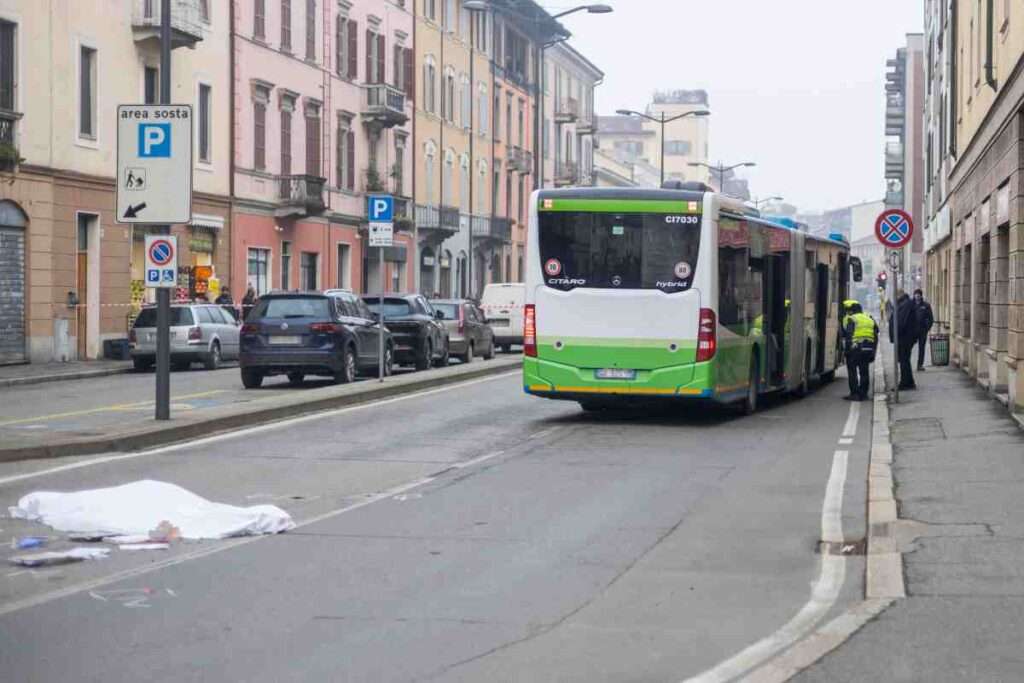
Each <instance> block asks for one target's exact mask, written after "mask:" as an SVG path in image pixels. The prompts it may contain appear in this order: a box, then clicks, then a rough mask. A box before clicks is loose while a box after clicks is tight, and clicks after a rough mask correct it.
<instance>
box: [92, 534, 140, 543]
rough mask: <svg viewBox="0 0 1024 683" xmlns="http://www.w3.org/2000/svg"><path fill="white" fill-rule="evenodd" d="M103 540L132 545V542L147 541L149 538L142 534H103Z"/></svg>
mask: <svg viewBox="0 0 1024 683" xmlns="http://www.w3.org/2000/svg"><path fill="white" fill-rule="evenodd" d="M103 541H104V542H105V543H113V544H114V545H132V544H134V543H149V541H150V538H149V536H144V535H142V534H130V535H127V536H104V537H103Z"/></svg>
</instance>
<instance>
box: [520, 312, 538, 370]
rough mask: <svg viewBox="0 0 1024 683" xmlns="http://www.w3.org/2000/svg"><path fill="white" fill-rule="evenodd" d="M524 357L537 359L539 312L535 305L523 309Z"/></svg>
mask: <svg viewBox="0 0 1024 683" xmlns="http://www.w3.org/2000/svg"><path fill="white" fill-rule="evenodd" d="M523 355H525V356H529V357H530V358H536V357H537V312H536V309H535V308H534V307H533V304H526V306H525V307H524V309H523Z"/></svg>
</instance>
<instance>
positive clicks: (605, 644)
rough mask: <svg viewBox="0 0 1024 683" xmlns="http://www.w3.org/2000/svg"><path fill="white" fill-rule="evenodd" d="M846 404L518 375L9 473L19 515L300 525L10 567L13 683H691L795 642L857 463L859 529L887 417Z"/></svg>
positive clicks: (2, 638) (3, 648)
mask: <svg viewBox="0 0 1024 683" xmlns="http://www.w3.org/2000/svg"><path fill="white" fill-rule="evenodd" d="M843 388H844V387H841V386H840V383H839V382H837V383H836V384H835V385H832V386H829V387H825V388H823V389H822V390H820V391H819V392H818V393H816V394H814V395H813V396H812V397H811V398H809V399H805V400H803V401H798V400H795V399H778V400H775V401H772V402H771V404H770V405H769V406H768V407H767V408H766V409H765V410H764V411H763V412H761V413H759V414H758V415H755V416H753V417H750V418H741V417H737V416H733V415H730V414H723V413H721V412H718V411H706V410H679V409H675V410H672V411H661V412H651V411H640V410H635V411H624V412H611V413H605V414H599V415H590V414H584V413H582V412H581V411H580V410H579V409H578V408H577V407H576V406H575V405H574V404H567V403H555V402H546V401H543V400H540V399H536V398H532V397H528V396H525V395H523V394H522V390H521V387H520V380H519V378H518V376H517V375H515V374H513V375H506V376H501V377H497V378H489V379H485V380H477V381H474V382H471V383H467V384H464V385H458V386H454V387H447V388H445V389H442V390H437V391H434V392H427V393H422V394H418V395H412V396H407V397H402V398H398V399H391V400H388V401H384V402H380V403H375V404H370V405H366V406H359V407H354V408H348V409H342V410H339V411H335V412H333V413H329V414H321V415H315V416H308V417H304V418H299V419H298V420H294V421H292V422H289V423H281V424H277V425H268V426H264V427H259V428H255V429H253V430H251V431H248V432H243V433H239V434H235V435H223V436H216V437H211V438H208V439H205V440H202V441H201V442H198V443H193V444H185V445H182V446H175V447H171V448H165V449H161V450H159V451H157V452H154V453H152V454H130V455H126V456H125V457H123V458H119V457H118V456H116V455H115V456H111V457H104V458H74V459H67V458H66V459H61V460H60V461H54V462H36V463H13V464H10V465H0V504H3V505H11V504H14V503H15V502H16V501H17V499H18V498H19V497H20V496H21V495H24V494H25V493H28V492H30V491H35V490H69V489H82V488H95V487H101V486H110V485H115V484H119V483H125V482H128V481H133V480H136V479H142V478H150V479H160V480H164V481H170V482H173V483H175V484H179V485H181V486H184V487H185V488H188V489H189V490H192V491H194V492H196V493H198V494H200V495H203V496H205V497H207V498H209V499H212V500H216V501H220V502H227V503H233V504H240V505H247V504H248V505H251V504H254V503H257V502H273V503H274V504H277V505H280V506H281V507H283V508H285V509H286V510H288V511H289V512H290V513H291V514H292V515H293V516H294V518H295V519H296V521H297V522H298V523H299V525H300V526H299V528H298V529H296V530H294V531H292V532H288V533H286V534H282V535H279V536H275V537H263V538H260V539H258V540H254V541H249V540H243V541H241V542H240V541H217V542H203V543H195V544H192V543H189V544H179V545H177V546H175V547H174V548H172V549H171V550H170V551H154V552H151V553H134V554H132V553H127V552H119V551H114V552H113V553H112V556H111V558H110V559H107V560H100V561H94V562H88V563H81V564H77V565H69V566H66V567H59V568H53V569H46V570H31V571H25V570H20V571H18V570H15V569H14V568H10V569H9V570H4V571H3V573H0V672H3V674H2V678H4V679H5V680H32V681H67V680H76V681H101V680H103V681H106V680H138V681H151V680H153V681H155V680H168V681H170V680H173V681H181V680H202V681H207V680H209V681H223V680H246V681H283V680H309V681H322V680H351V681H368V680H374V681H405V680H445V681H448V680H453V681H454V680H459V681H463V680H464V681H485V680H486V681H498V680H513V681H540V680H544V681H548V680H566V681H578V680H587V681H605V680H607V681H623V680H637V681H680V680H684V679H686V678H688V677H691V676H695V675H698V674H701V673H702V672H705V671H707V670H709V669H711V668H712V667H715V666H716V665H719V664H720V663H722V662H724V661H726V660H729V659H730V658H733V657H734V656H736V655H737V654H738V653H740V652H741V651H743V650H744V649H745V648H747V647H748V646H750V645H752V644H754V643H757V642H759V641H764V642H767V643H768V644H769V645H771V643H772V642H776V641H777V640H778V638H779V637H780V636H779V630H780V629H781V628H782V627H783V626H784V625H786V624H787V622H789V621H790V620H791V619H792V618H793V617H794V615H797V614H798V613H799V612H801V610H802V609H803V608H804V606H805V605H806V604H807V603H808V600H809V599H810V597H811V590H812V586H814V585H815V582H817V581H819V578H820V576H821V564H822V563H821V556H819V555H818V554H817V553H816V552H815V549H816V546H817V542H818V540H819V539H820V538H821V536H822V508H823V499H824V497H825V488H826V483H827V482H828V481H829V478H830V473H831V474H833V476H834V472H833V459H834V452H835V451H836V450H837V448H839V449H843V450H844V451H848V452H849V462H848V466H847V469H846V473H847V476H846V484H845V489H840V490H844V493H845V495H844V498H843V501H842V524H843V530H844V533H845V536H846V538H849V539H857V538H861V537H863V534H864V524H865V522H864V515H863V512H864V507H865V505H864V500H865V490H864V483H863V482H864V480H865V476H866V474H865V472H866V462H867V445H868V442H869V439H870V434H869V419H870V415H869V412H870V411H869V410H864V411H863V413H862V414H861V415H860V416H859V419H857V418H856V415H854V416H853V417H851V412H850V405H849V404H847V403H846V402H844V401H841V400H840V399H839V397H840V396H841V395H842V393H844V392H843ZM865 405H867V404H865ZM848 424H850V425H854V426H855V427H856V428H857V435H856V436H855V437H852V443H848V444H847V443H843V444H840V439H841V438H842V436H843V431H844V426H848ZM837 444H840V445H837ZM55 469H56V471H53V470H55ZM0 526H2V527H3V537H4V538H6V537H9V536H15V535H17V536H20V535H24V534H27V533H43V534H46V533H47V530H46V529H45V528H42V527H38V526H36V525H30V524H27V523H25V522H20V521H16V520H9V519H7V520H2V521H0ZM49 534H50V535H51V536H52V537H53V539H52V542H51V545H52V546H53V547H55V548H57V547H62V546H63V545H65V544H66V541H63V540H62V539H61V538H60V535H59V534H56V533H55V532H52V531H50V532H49ZM7 553H8V554H10V551H7ZM843 562H844V563H845V567H846V572H845V580H844V581H843V582H842V585H841V588H840V589H839V590H838V594H837V595H836V596H835V599H834V601H833V602H831V603H830V604H827V605H826V606H825V607H826V609H825V611H824V612H823V613H822V614H821V615H819V619H822V620H823V619H827V618H829V615H834V614H837V613H839V612H840V611H842V610H843V609H845V608H847V607H848V606H850V605H851V604H853V603H854V602H856V601H857V600H859V599H860V596H861V595H862V585H861V577H862V575H863V563H862V560H861V559H860V558H848V559H846V560H844V561H843ZM773 639H774V640H773ZM703 680H715V678H713V677H708V678H705V679H703Z"/></svg>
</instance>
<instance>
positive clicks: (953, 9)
mask: <svg viewBox="0 0 1024 683" xmlns="http://www.w3.org/2000/svg"><path fill="white" fill-rule="evenodd" d="M956 15H957V0H950V3H949V40H948V41H946V42H947V44H948V45H949V155H950V156H951V157H953V158H954V159H955V158H956V120H957V91H956V85H957V83H956V77H957V70H956V69H957V63H956V48H957V41H956V32H957V20H956Z"/></svg>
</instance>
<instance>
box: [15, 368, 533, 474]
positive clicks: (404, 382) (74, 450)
mask: <svg viewBox="0 0 1024 683" xmlns="http://www.w3.org/2000/svg"><path fill="white" fill-rule="evenodd" d="M519 367H521V361H520V360H519V359H518V358H517V359H515V361H513V362H502V361H497V362H488V363H480V364H473V365H470V366H457V367H455V368H452V369H454V370H455V372H449V373H444V371H441V373H444V374H439V373H438V371H437V370H434V371H431V372H427V373H417V374H415V375H408V376H402V377H399V378H397V379H398V380H399V381H398V382H396V383H390V384H389V383H387V382H385V383H384V384H378V383H376V382H372V383H371V382H366V383H362V384H354V385H353V384H350V385H344V387H345V388H343V389H342V391H343V393H340V394H339V393H334V394H331V395H328V396H315V397H312V398H310V399H306V400H296V399H295V397H294V396H289V397H282V398H280V399H277V400H276V404H271V405H265V406H253V405H252V404H247V403H241V404H235V405H233V406H230V407H228V408H225V414H223V415H216V416H213V417H206V418H202V419H197V420H195V421H192V422H178V423H175V422H174V421H173V420H172V421H170V422H168V423H160V424H156V425H151V426H148V427H146V428H144V429H139V430H137V431H134V432H127V433H122V434H117V435H113V436H101V437H92V438H88V439H79V440H75V441H64V442H57V443H50V444H40V445H36V446H25V447H19V448H6V449H3V448H0V462H17V461H20V460H37V459H41V458H60V457H66V456H72V455H95V454H98V453H107V452H111V451H125V452H127V451H138V450H142V449H145V448H152V447H154V446H166V445H170V444H173V443H177V442H180V441H187V440H189V439H194V438H196V437H200V436H209V435H211V434H216V433H219V432H225V431H230V430H232V429H239V428H242V427H253V426H256V425H259V424H265V423H268V422H275V421H277V420H283V419H287V418H290V417H297V416H299V415H308V414H310V413H316V412H321V411H326V410H333V409H337V408H345V407H349V406H355V405H360V404H364V403H372V402H374V401H379V400H382V399H386V398H392V397H395V396H403V395H406V394H414V393H417V392H420V391H425V390H429V389H436V388H440V387H444V386H448V385H451V384H458V383H460V382H465V381H468V380H473V379H479V378H483V377H489V376H492V375H500V374H502V373H504V372H511V371H513V370H515V369H517V368H519ZM463 368H465V369H463ZM407 378H408V379H407ZM333 389H335V390H337V389H338V388H337V387H334V388H333ZM268 403H271V401H268Z"/></svg>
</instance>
